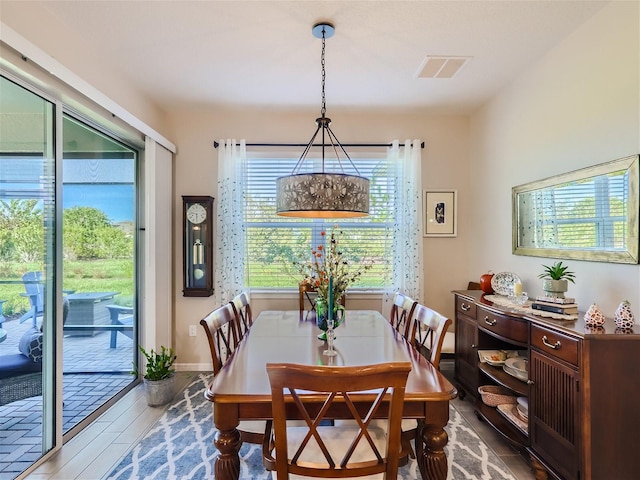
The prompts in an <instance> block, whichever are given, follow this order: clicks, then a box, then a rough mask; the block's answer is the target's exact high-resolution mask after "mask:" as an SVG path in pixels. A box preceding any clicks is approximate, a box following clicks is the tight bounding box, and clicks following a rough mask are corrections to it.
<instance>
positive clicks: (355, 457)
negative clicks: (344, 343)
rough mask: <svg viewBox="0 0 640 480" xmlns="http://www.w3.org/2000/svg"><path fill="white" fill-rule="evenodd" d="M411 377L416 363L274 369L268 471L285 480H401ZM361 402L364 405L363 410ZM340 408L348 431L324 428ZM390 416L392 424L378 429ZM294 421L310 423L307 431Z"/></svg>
mask: <svg viewBox="0 0 640 480" xmlns="http://www.w3.org/2000/svg"><path fill="white" fill-rule="evenodd" d="M410 370H411V364H410V363H409V362H395V363H383V364H378V365H367V366H357V367H327V366H317V365H295V364H286V363H284V364H282V363H275V364H271V363H270V364H267V374H268V375H269V382H270V384H271V398H272V402H273V407H272V408H273V420H269V421H267V429H266V430H265V441H264V443H263V448H262V452H263V463H264V465H265V467H266V468H267V469H268V470H272V471H275V473H276V478H277V479H278V480H284V479H287V478H290V477H289V475H290V474H292V475H302V476H313V477H320V478H351V477H361V476H365V475H366V476H369V475H380V478H386V479H387V480H392V479H395V478H397V475H398V464H399V458H400V450H401V446H400V422H401V420H402V409H403V405H404V391H405V385H406V382H407V376H408V374H409V371H410ZM365 392H367V393H365ZM363 396H366V400H365V399H364V398H362V397H363ZM354 400H359V401H358V405H356V404H355V403H354ZM385 402H389V404H388V408H385V406H383V404H384V403H385ZM381 406H382V408H379V407H381ZM334 408H335V409H336V411H338V410H339V411H340V412H341V416H342V418H344V419H345V422H344V424H343V425H340V426H338V425H336V426H322V425H323V424H322V423H321V422H322V421H323V419H325V420H326V419H330V418H331V416H329V415H327V414H328V413H330V412H331V410H333V409H334ZM383 410H384V411H385V412H386V419H387V420H386V421H377V422H372V420H373V417H374V416H375V415H376V414H377V413H378V412H379V411H383ZM292 418H303V419H304V421H305V422H304V423H305V425H304V426H290V424H288V423H287V420H288V419H292ZM274 452H275V456H274ZM293 478H298V477H293ZM367 478H369V477H367ZM375 478H378V477H377V476H376V477H375Z"/></svg>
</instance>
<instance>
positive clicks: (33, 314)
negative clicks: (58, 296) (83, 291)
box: [20, 272, 75, 327]
mask: <svg viewBox="0 0 640 480" xmlns="http://www.w3.org/2000/svg"><path fill="white" fill-rule="evenodd" d="M22 282H23V283H24V289H25V292H26V293H21V294H20V296H22V297H28V298H29V304H30V305H31V308H29V310H27V312H26V313H25V314H24V315H22V317H20V323H23V322H24V321H25V320H28V319H29V318H31V319H32V322H33V326H34V327H37V326H38V317H42V316H43V315H44V302H45V288H44V281H43V279H42V272H27V273H25V274H24V275H23V276H22ZM63 292H64V293H74V292H75V290H63ZM62 312H63V319H62V323H64V322H65V321H66V320H67V314H68V313H69V301H68V300H66V297H64V298H63V306H62Z"/></svg>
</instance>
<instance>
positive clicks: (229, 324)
mask: <svg viewBox="0 0 640 480" xmlns="http://www.w3.org/2000/svg"><path fill="white" fill-rule="evenodd" d="M200 325H202V327H203V328H204V331H205V333H206V335H207V340H208V341H209V350H210V352H211V362H212V363H213V374H214V376H215V375H217V374H218V372H219V371H220V369H221V368H222V367H224V366H225V365H226V363H227V362H228V361H229V359H230V358H231V356H232V355H233V353H234V352H235V349H236V347H237V346H238V343H239V341H240V340H239V338H238V335H237V331H236V325H237V323H236V315H235V313H234V309H233V306H232V303H227V304H226V305H223V306H222V307H219V308H217V309H215V310H214V311H212V312H211V313H209V314H208V315H207V316H206V317H204V318H203V319H202V320H200ZM264 430H265V422H264V421H255V422H254V421H243V422H240V425H238V431H239V432H240V436H241V437H242V441H243V442H247V443H257V444H261V443H262V440H263V436H264Z"/></svg>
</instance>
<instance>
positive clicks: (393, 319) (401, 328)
mask: <svg viewBox="0 0 640 480" xmlns="http://www.w3.org/2000/svg"><path fill="white" fill-rule="evenodd" d="M417 304H418V302H416V301H414V300H413V299H412V298H410V297H407V296H406V295H404V294H403V293H400V292H397V293H396V294H395V295H394V296H393V305H392V306H391V314H390V316H389V322H390V323H391V326H392V327H393V328H395V329H396V330H397V331H398V333H400V334H401V335H402V336H403V337H405V338H407V337H408V336H409V334H410V328H411V319H412V318H413V311H414V309H415V307H416V305H417Z"/></svg>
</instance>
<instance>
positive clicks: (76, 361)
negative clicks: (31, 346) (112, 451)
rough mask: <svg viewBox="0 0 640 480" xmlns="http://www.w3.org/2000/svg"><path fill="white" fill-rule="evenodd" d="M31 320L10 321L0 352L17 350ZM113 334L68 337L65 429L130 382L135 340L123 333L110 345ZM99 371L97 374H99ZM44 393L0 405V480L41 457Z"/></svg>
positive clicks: (64, 343)
mask: <svg viewBox="0 0 640 480" xmlns="http://www.w3.org/2000/svg"><path fill="white" fill-rule="evenodd" d="M30 327H31V325H29V322H25V323H23V324H20V323H19V322H18V321H17V320H10V321H6V322H4V324H3V329H4V330H6V331H7V338H6V340H5V341H4V342H2V344H0V355H3V354H9V353H16V352H18V342H19V340H20V338H21V337H22V334H23V333H24V332H25V331H27V330H28V329H29V328H30ZM109 341H110V333H109V332H100V333H98V334H97V335H95V336H89V337H87V336H84V337H80V336H75V337H65V338H64V340H63V351H64V366H63V369H64V377H63V384H64V397H63V398H64V400H63V401H64V406H63V412H62V416H63V431H64V432H67V431H69V430H70V429H72V428H73V427H74V426H75V425H77V424H78V423H79V422H81V421H82V420H84V419H85V418H86V417H87V416H89V415H91V414H92V413H93V412H95V410H96V409H97V408H98V407H100V406H101V405H102V404H104V403H105V402H106V401H107V400H108V399H110V398H111V397H112V396H113V395H115V394H116V393H118V392H120V391H121V390H123V389H124V388H125V387H126V386H127V385H129V384H131V382H132V381H133V377H132V376H131V375H130V373H129V372H130V371H131V365H132V363H131V360H132V358H133V342H132V340H131V339H129V338H128V337H126V336H124V335H121V334H119V335H118V341H117V347H116V348H114V349H111V348H109ZM95 372H99V373H95ZM41 436H42V397H32V398H28V399H24V400H20V401H17V402H13V403H10V404H8V405H3V406H0V480H12V479H14V478H16V476H17V475H19V474H20V472H22V471H24V470H25V469H26V468H28V467H29V466H30V465H31V464H32V463H33V462H35V461H36V460H38V459H39V458H40V457H41V456H42V453H41V452H42V443H41V442H42V438H41Z"/></svg>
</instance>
